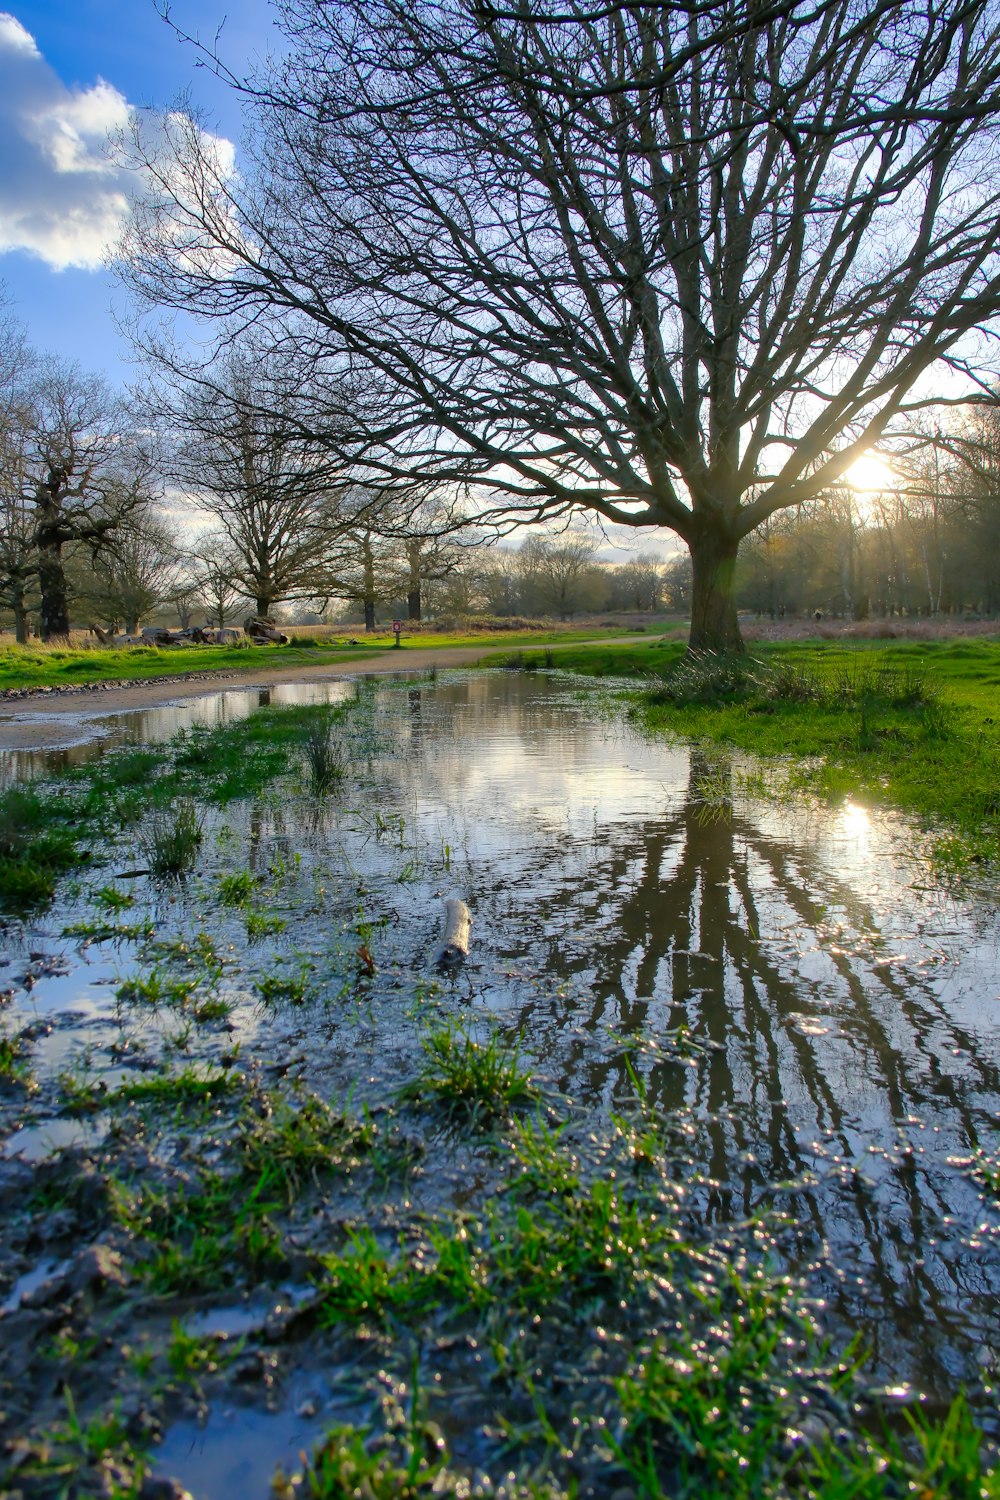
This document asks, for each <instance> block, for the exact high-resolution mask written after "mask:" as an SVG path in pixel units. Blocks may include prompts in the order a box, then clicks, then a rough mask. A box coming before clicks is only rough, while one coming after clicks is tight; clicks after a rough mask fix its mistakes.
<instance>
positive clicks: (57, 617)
mask: <svg viewBox="0 0 1000 1500" xmlns="http://www.w3.org/2000/svg"><path fill="white" fill-rule="evenodd" d="M38 586H39V590H40V592H41V596H42V602H41V609H40V611H39V616H40V621H41V636H42V640H43V641H51V640H58V639H64V638H65V637H66V636H68V635H69V599H68V595H67V589H66V573H65V570H64V568H63V562H62V543H61V542H50V543H49V544H48V545H47V546H46V545H44V544H41V545H40V546H39V551H38Z"/></svg>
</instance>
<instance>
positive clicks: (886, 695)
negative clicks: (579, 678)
mask: <svg viewBox="0 0 1000 1500" xmlns="http://www.w3.org/2000/svg"><path fill="white" fill-rule="evenodd" d="M544 660H545V658H544V656H543V654H542V653H539V652H529V653H526V664H527V665H529V666H530V665H532V664H534V665H536V666H538V665H541V664H542V663H543V662H544ZM558 664H559V666H561V667H565V668H567V669H569V670H572V671H576V672H582V673H587V674H590V675H594V676H616V677H634V678H635V679H636V681H637V685H641V686H640V696H639V698H638V706H639V711H640V712H641V714H642V716H643V718H644V720H645V722H646V723H648V724H649V726H650V727H651V728H653V729H656V730H659V731H662V732H664V733H667V734H674V735H676V736H678V737H679V738H682V739H685V740H693V741H698V742H703V743H715V744H722V745H732V746H733V747H735V748H738V749H740V750H745V751H749V752H752V753H753V754H755V755H760V756H765V757H775V756H785V757H789V756H791V757H795V758H797V759H799V760H800V761H802V762H804V764H802V765H801V766H799V767H798V768H796V770H795V772H794V774H793V777H792V779H793V781H794V783H795V784H796V785H798V786H801V787H803V788H805V789H807V790H809V791H812V792H815V793H818V794H820V795H822V796H838V797H840V796H847V795H850V796H854V797H859V798H862V799H864V800H865V801H868V802H870V803H886V804H889V803H891V804H895V805H897V806H899V807H901V808H903V809H905V810H906V811H907V812H909V813H911V814H914V815H915V816H916V817H917V818H918V819H919V820H920V821H921V823H922V824H923V826H925V827H926V828H927V829H928V830H929V831H930V832H931V833H932V834H933V848H934V852H935V858H936V859H937V861H938V862H939V864H940V866H941V867H942V868H951V869H953V870H954V871H956V872H961V871H968V870H970V869H972V868H975V867H976V866H980V865H982V864H984V863H987V862H989V863H993V862H996V861H997V860H1000V792H998V790H997V789H998V787H1000V643H998V642H996V641H985V640H963V639H955V640H950V641H921V642H913V641H895V642H885V641H878V642H870V643H869V642H865V643H851V644H849V645H842V644H839V643H833V642H829V641H815V642H813V641H795V642H783V643H771V642H769V643H755V644H754V645H753V647H752V648H751V655H750V660H749V662H748V663H747V664H745V666H742V667H741V666H740V665H739V664H731V663H725V662H723V663H711V662H708V663H706V664H705V666H704V668H703V669H702V670H699V671H694V672H692V671H690V670H688V668H687V667H685V666H684V648H683V646H682V645H681V644H679V643H678V642H676V641H672V640H671V641H666V640H661V639H656V640H652V641H649V642H642V643H641V644H637V645H636V646H634V647H633V646H627V647H616V646H609V645H606V644H603V643H601V642H595V643H593V644H587V645H584V646H582V647H580V648H578V649H571V650H568V651H566V652H560V653H559V662H558Z"/></svg>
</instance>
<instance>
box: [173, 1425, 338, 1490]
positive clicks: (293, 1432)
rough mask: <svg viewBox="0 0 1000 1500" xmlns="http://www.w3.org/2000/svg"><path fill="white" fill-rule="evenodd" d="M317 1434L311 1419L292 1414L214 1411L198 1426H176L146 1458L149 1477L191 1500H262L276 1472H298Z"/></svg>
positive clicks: (320, 1429)
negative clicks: (238, 1499)
mask: <svg viewBox="0 0 1000 1500" xmlns="http://www.w3.org/2000/svg"><path fill="white" fill-rule="evenodd" d="M321 1434H322V1427H321V1425H320V1423H319V1422H318V1421H317V1419H316V1418H308V1417H300V1416H299V1415H298V1414H297V1412H296V1410H295V1409H294V1408H286V1409H285V1410H283V1411H280V1412H261V1411H255V1410H250V1409H245V1410H241V1409H240V1408H233V1407H229V1408H222V1409H213V1410H212V1411H211V1412H210V1413H209V1416H208V1419H207V1420H206V1422H205V1423H204V1424H202V1425H199V1424H198V1423H196V1422H175V1423H174V1425H173V1426H172V1427H171V1428H170V1429H169V1431H168V1432H167V1434H166V1436H165V1437H164V1439H163V1442H162V1443H161V1444H160V1446H159V1448H157V1449H155V1450H154V1452H153V1453H152V1454H151V1458H152V1459H153V1463H154V1472H155V1473H158V1474H162V1475H163V1476H164V1477H166V1478H170V1479H178V1480H180V1482H181V1484H182V1485H183V1486H184V1488H185V1489H186V1490H188V1491H189V1492H190V1494H191V1496H192V1500H217V1497H218V1496H219V1495H232V1496H234V1497H235V1496H242V1497H245V1500H266V1497H267V1496H268V1495H269V1494H270V1491H271V1478H272V1476H273V1474H274V1470H275V1466H276V1465H277V1464H279V1463H280V1464H281V1466H282V1467H283V1468H284V1469H285V1471H286V1472H289V1471H293V1470H295V1469H296V1468H298V1467H300V1455H301V1454H302V1453H303V1452H308V1451H309V1450H310V1449H311V1448H312V1446H313V1444H314V1443H315V1441H316V1440H317V1438H319V1437H320V1436H321Z"/></svg>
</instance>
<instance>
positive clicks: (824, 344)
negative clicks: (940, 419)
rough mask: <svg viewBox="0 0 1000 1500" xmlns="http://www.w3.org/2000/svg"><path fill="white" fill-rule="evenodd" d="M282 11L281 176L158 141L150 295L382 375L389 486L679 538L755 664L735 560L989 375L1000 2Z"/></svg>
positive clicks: (371, 456) (179, 127)
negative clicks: (283, 334) (431, 487)
mask: <svg viewBox="0 0 1000 1500" xmlns="http://www.w3.org/2000/svg"><path fill="white" fill-rule="evenodd" d="M279 9H280V14H281V16H282V18H283V24H284V28H285V31H286V35H287V38H288V42H289V51H288V55H287V56H286V58H285V59H283V60H282V61H281V62H280V63H279V64H276V65H275V70H274V71H273V72H272V74H271V76H270V77H264V78H262V79H256V80H251V81H250V82H249V83H247V84H246V85H244V87H245V89H246V92H247V97H248V99H250V100H251V101H252V104H253V107H254V108H255V109H256V111H257V117H258V120H259V138H258V142H257V146H256V150H255V153H254V155H255V159H256V161H257V162H258V163H259V167H258V169H257V171H256V173H255V174H250V173H244V174H243V175H242V176H241V177H240V178H237V177H236V176H234V175H232V174H230V173H229V172H228V169H227V167H226V164H225V163H223V161H222V160H221V158H220V156H219V154H218V152H217V151H214V150H213V149H210V147H208V146H207V145H206V141H207V140H208V138H207V137H206V136H205V135H204V134H203V133H202V132H201V131H200V130H199V129H198V127H197V124H196V123H195V122H193V121H186V120H183V119H180V118H178V117H177V116H174V117H173V118H172V119H171V120H170V121H167V122H166V124H165V134H164V135H160V136H158V137H157V143H158V144H157V146H156V147H155V148H154V147H152V146H150V147H149V148H148V149H145V148H144V145H143V142H142V141H141V140H140V141H139V142H138V155H139V157H140V158H141V159H143V160H144V163H145V167H146V170H147V172H148V174H149V181H150V188H151V191H150V196H149V197H148V199H147V200H146V201H145V203H144V204H142V205H140V206H139V207H138V209H137V212H136V216H135V218H134V220H133V224H132V231H131V235H130V237H129V239H128V242H127V244H126V246H125V259H124V265H125V272H126V275H127V276H128V278H129V279H130V281H131V283H132V285H133V286H134V287H136V288H137V289H138V290H139V291H140V292H141V293H142V294H143V295H144V296H145V297H147V298H148V299H151V300H152V301H153V302H155V303H166V304H168V305H170V306H173V307H177V308H181V309H183V310H185V311H187V312H198V313H202V314H206V315H210V316H216V315H221V314H233V313H234V312H236V311H238V312H239V313H240V315H241V316H242V317H244V318H245V319H248V320H249V319H259V318H263V317H272V318H276V319H278V320H283V323H284V326H285V328H286V331H287V335H288V338H289V339H290V340H294V343H295V347H296V350H297V353H298V357H299V358H300V359H301V360H302V362H303V368H304V369H306V370H312V371H313V372H322V371H330V370H333V369H340V370H343V369H349V370H351V371H352V372H353V374H354V377H355V379H356V380H357V382H358V384H359V385H360V386H363V385H364V380H365V372H366V371H367V372H370V373H371V376H372V379H373V380H377V382H378V384H379V387H380V389H382V390H383V391H384V392H386V393H387V394H386V396H385V399H383V400H380V402H378V403H372V404H370V406H369V408H368V409H367V411H366V412H365V416H366V418H367V420H368V432H367V435H366V437H365V439H364V441H363V442H358V443H356V444H354V445H352V446H351V449H350V457H351V458H352V460H353V461H355V462H357V463H359V464H363V465H364V466H366V468H367V471H368V472H369V473H370V475H371V476H372V479H373V482H374V480H375V479H377V478H379V477H382V478H392V477H395V476H398V475H399V474H401V473H409V474H413V473H414V472H418V471H419V472H420V473H421V474H422V475H423V476H424V477H425V478H427V477H429V478H433V479H435V480H437V481H440V482H446V481H448V480H453V481H456V482H458V481H461V482H464V483H468V484H469V485H470V486H471V487H472V489H471V491H470V493H476V494H478V497H479V500H478V503H479V509H480V512H481V513H492V514H494V515H496V514H498V513H499V512H501V511H502V512H503V513H504V514H506V515H508V516H510V515H516V516H518V517H519V518H520V519H537V518H540V517H542V516H544V515H546V514H552V513H557V514H566V513H568V512H571V511H573V510H575V509H578V508H584V509H588V510H591V511H596V512H597V513H599V514H600V515H602V516H604V517H606V518H608V519H610V520H611V521H613V522H615V523H618V524H622V525H627V526H633V527H644V526H654V527H668V528H670V529H671V530H673V531H675V532H676V533H677V534H678V535H679V536H680V537H682V538H683V540H684V541H685V542H686V543H687V545H688V547H689V549H690V552H691V558H692V563H693V594H692V629H691V640H692V643H693V644H694V645H696V646H700V647H717V648H730V647H738V646H740V644H741V641H740V633H739V625H738V621H737V617H736V611H735V605H734V599H733V576H734V568H735V561H736V555H737V550H738V547H739V543H740V541H741V539H742V538H743V537H745V536H747V535H748V534H749V533H750V532H752V531H753V530H754V529H755V528H756V527H757V526H759V525H760V524H761V523H762V522H763V521H765V520H766V519H767V517H768V516H770V515H773V514H774V513H775V512H776V511H779V510H782V509H786V508H790V507H795V506H798V505H800V504H801V503H802V502H804V501H806V500H808V499H809V498H810V497H813V496H815V495H817V494H820V493H822V492H823V491H824V490H825V489H826V488H828V487H829V485H830V484H831V483H833V482H834V481H835V480H836V479H837V478H838V477H839V476H840V475H841V474H842V473H843V472H844V470H845V469H846V468H847V467H848V466H849V465H850V463H851V462H852V461H853V460H854V458H855V457H857V456H858V455H859V454H860V453H861V452H862V451H864V450H865V449H866V448H867V447H869V446H870V445H871V444H872V443H873V442H875V441H876V440H877V439H879V438H880V437H882V436H883V435H885V434H887V433H891V432H892V431H893V430H894V429H895V426H896V424H898V423H900V422H903V421H905V420H906V419H907V416H908V413H909V412H910V411H911V410H912V409H913V408H914V407H915V406H920V405H922V404H923V403H924V402H926V401H932V400H935V399H937V398H938V397H939V396H940V394H941V376H940V375H937V376H936V377H935V382H934V383H931V384H927V383H925V384H924V385H921V380H922V377H924V376H925V375H926V374H927V372H929V371H930V370H931V368H932V366H935V365H938V366H941V365H942V364H944V365H948V366H950V367H951V369H952V370H957V371H958V372H959V373H960V374H962V375H968V374H970V373H971V374H972V375H973V376H976V375H978V374H979V373H980V372H981V371H982V369H983V368H984V363H983V362H984V359H985V356H984V354H983V349H982V346H981V340H980V339H979V338H978V337H977V335H978V334H979V333H981V332H982V330H983V329H984V328H985V326H986V325H987V324H988V323H989V321H990V320H991V319H992V318H993V317H994V316H995V314H996V313H997V309H998V306H1000V258H998V243H1000V228H998V225H1000V179H998V178H997V175H996V172H995V170H994V163H995V159H996V149H997V123H998V103H1000V90H998V80H1000V31H998V24H997V18H998V12H997V7H996V0H940V3H934V0H932V3H930V4H927V3H926V0H874V3H873V4H872V5H869V6H865V7H861V8H860V9H859V7H858V6H857V5H856V4H855V3H854V0H821V3H819V4H817V5H806V4H804V3H799V0H791V3H784V4H781V5H777V4H768V3H766V0H765V3H763V4H757V3H756V0H754V3H753V4H751V3H750V0H705V3H704V4H701V5H698V6H663V5H653V4H638V5H637V4H632V3H626V0H618V3H616V0H611V3H608V4H604V3H601V4H598V3H596V0H592V3H590V0H570V3H568V4H559V5H556V4H555V3H554V0H526V3H525V4H524V5H523V6H521V5H519V6H515V7H498V6H496V5H494V4H492V3H482V0H456V3H455V4H451V5H447V6H446V5H439V4H435V3H432V0H416V3H414V0H341V3H339V4H337V5H325V4H322V3H320V0H283V3H282V4H281V6H280V7H279ZM967 384H968V382H967Z"/></svg>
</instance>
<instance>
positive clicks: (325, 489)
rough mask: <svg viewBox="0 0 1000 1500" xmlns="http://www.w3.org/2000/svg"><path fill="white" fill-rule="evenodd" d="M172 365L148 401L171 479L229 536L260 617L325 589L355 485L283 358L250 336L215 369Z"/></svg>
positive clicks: (241, 583) (235, 575) (234, 565)
mask: <svg viewBox="0 0 1000 1500" xmlns="http://www.w3.org/2000/svg"><path fill="white" fill-rule="evenodd" d="M167 373H168V374H169V376H170V378H169V379H168V380H166V381H161V382H160V383H159V384H158V385H157V386H156V388H155V389H154V391H153V392H151V393H150V394H148V395H147V397H146V405H147V408H148V410H149V412H150V415H151V416H153V415H154V414H155V415H156V416H157V418H158V420H159V421H160V423H161V425H162V427H163V430H164V434H165V436H164V447H165V453H166V460H165V461H166V465H167V469H168V472H169V474H170V477H171V479H172V480H173V481H174V482H175V483H176V484H178V485H179V486H180V487H181V488H182V489H183V490H184V492H185V493H186V494H187V496H188V498H189V500H190V502H191V504H192V505H194V506H195V507H196V508H197V509H198V510H200V511H201V512H203V513H204V514H205V515H207V516H210V517H211V518H212V521H213V522H214V524H215V528H216V531H217V533H218V534H219V535H220V537H221V538H222V543H223V551H224V553H225V557H226V565H227V570H228V572H229V575H230V583H232V584H235V585H236V586H237V587H238V588H239V590H240V592H241V593H242V594H243V595H245V596H246V597H247V598H249V599H252V600H253V602H254V606H255V608H256V610H257V612H258V613H259V614H262V615H266V614H268V613H269V612H270V610H271V608H272V607H273V606H274V605H275V604H279V603H282V602H285V601H288V600H296V599H298V600H301V599H309V598H313V597H315V596H317V595H322V594H325V593H328V592H329V591H330V586H331V582H332V577H333V575H332V572H331V555H332V551H333V549H334V547H335V545H336V542H337V539H338V537H339V536H340V535H341V533H342V531H343V530H344V527H345V525H346V524H347V523H348V521H349V520H350V519H352V518H353V516H354V513H355V510H356V509H357V502H356V499H355V497H356V495H357V491H356V490H355V489H353V488H352V487H350V486H349V485H347V484H346V483H345V481H344V479H343V478H342V477H341V476H340V475H339V474H338V472H337V467H336V461H335V459H334V458H333V457H332V456H331V455H330V453H329V452H328V451H327V450H326V449H325V447H324V445H323V444H322V442H321V441H319V440H318V439H317V438H316V436H315V431H314V428H315V426H316V425H318V424H316V423H315V421H314V423H313V430H308V431H307V430H305V429H304V426H303V416H302V412H303V402H302V401H301V399H300V398H299V397H298V395H297V394H296V392H295V390H294V382H293V381H292V380H291V379H289V378H288V372H287V369H286V368H284V367H283V366H282V362H281V360H280V357H279V356H278V355H277V354H275V353H274V351H271V352H270V353H269V352H267V351H265V350H263V349H262V348H261V347H260V345H259V344H256V343H250V342H248V341H243V342H242V343H237V344H235V345H231V346H230V347H228V348H227V350H226V352H225V354H224V356H223V357H221V358H220V360H219V361H218V363H217V364H216V365H215V366H214V367H213V368H211V369H205V370H202V371H194V370H191V371H188V372H186V373H185V372H183V371H180V370H179V369H178V368H177V367H175V368H174V369H173V370H170V371H168V372H167ZM349 501H350V503H351V504H352V505H353V506H354V509H352V510H350V511H349V512H348V510H347V506H348V502H349Z"/></svg>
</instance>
